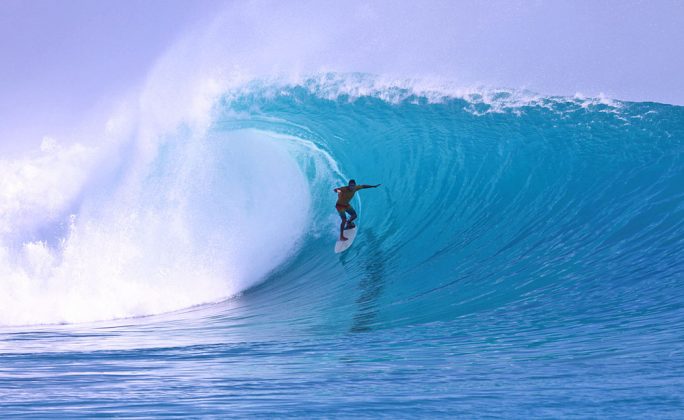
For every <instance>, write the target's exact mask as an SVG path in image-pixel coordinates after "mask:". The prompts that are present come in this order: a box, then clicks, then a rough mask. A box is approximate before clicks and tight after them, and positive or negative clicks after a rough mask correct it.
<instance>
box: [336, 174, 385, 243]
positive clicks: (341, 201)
mask: <svg viewBox="0 0 684 420" xmlns="http://www.w3.org/2000/svg"><path fill="white" fill-rule="evenodd" d="M379 186H380V184H378V185H356V181H355V180H353V179H350V180H349V185H347V186H345V187H339V188H335V189H334V190H333V191H335V192H336V193H337V203H336V204H335V209H336V210H337V213H338V214H339V215H340V218H342V224H340V241H346V240H347V238H345V237H344V230H345V229H352V228H354V227H356V225H355V224H354V220H355V219H356V217H357V216H356V211H355V210H354V207H352V206H351V204H349V202H350V201H351V199H352V198H354V194H355V193H356V192H357V191H358V190H363V189H365V188H378V187H379ZM346 213H349V215H350V216H351V217H350V218H349V220H348V221H347V215H346ZM345 225H346V227H345Z"/></svg>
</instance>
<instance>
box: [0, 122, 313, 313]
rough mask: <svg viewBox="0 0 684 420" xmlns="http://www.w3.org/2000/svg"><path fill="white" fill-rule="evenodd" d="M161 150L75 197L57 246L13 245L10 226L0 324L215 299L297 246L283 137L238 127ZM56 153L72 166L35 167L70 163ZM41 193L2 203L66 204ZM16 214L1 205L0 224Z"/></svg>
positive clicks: (297, 188) (300, 191)
mask: <svg viewBox="0 0 684 420" xmlns="http://www.w3.org/2000/svg"><path fill="white" fill-rule="evenodd" d="M164 145H165V147H170V148H171V149H172V152H171V153H170V154H165V153H158V154H157V157H156V158H154V159H150V160H146V162H147V163H148V166H147V167H146V168H144V169H143V168H142V167H141V166H137V167H136V170H135V171H134V172H133V173H131V174H128V176H127V177H125V178H124V181H121V182H117V183H116V184H113V185H100V186H99V187H100V188H99V190H98V191H97V192H98V193H93V194H89V195H88V196H86V197H85V198H83V200H82V202H81V203H80V206H79V208H78V213H77V214H75V215H73V216H71V217H68V216H67V223H68V228H67V229H66V233H65V234H64V236H63V237H62V239H61V240H60V241H59V242H57V243H54V244H48V243H47V242H46V241H44V240H40V239H39V240H31V239H25V240H24V241H23V242H21V246H19V247H18V248H17V247H15V246H12V243H14V242H16V239H17V235H20V234H21V233H22V231H21V229H19V231H16V229H14V230H13V231H12V232H11V233H12V234H13V236H12V238H13V239H12V240H13V241H14V242H12V241H10V239H11V238H10V235H9V234H4V235H3V236H2V237H1V239H2V242H0V244H1V246H0V278H2V281H3V293H2V294H0V308H2V309H1V310H0V325H24V324H36V323H62V322H83V321H93V320H104V319H112V318H122V317H133V316H141V315H149V314H155V313H161V312H167V311H172V310H175V309H180V308H184V307H188V306H192V305H197V304H201V303H206V302H215V301H219V300H222V299H225V298H227V297H229V296H231V295H234V294H236V293H239V292H240V291H242V290H244V289H245V288H247V287H249V286H251V285H253V284H255V283H256V282H258V281H260V280H261V279H262V278H263V277H264V276H265V275H266V274H267V273H268V272H269V271H270V270H272V269H273V268H275V267H276V266H277V265H278V264H280V263H281V262H282V261H284V260H285V259H286V258H287V257H288V255H289V254H290V253H291V252H292V251H293V250H294V249H296V244H297V240H298V239H299V238H300V237H301V235H302V234H303V232H305V230H306V226H307V222H306V221H307V219H308V218H309V217H310V214H309V207H310V196H309V186H308V183H307V180H306V179H305V177H304V176H303V174H302V173H301V170H300V168H299V166H298V165H297V162H296V160H295V159H294V158H293V156H292V155H291V154H290V152H289V151H288V150H287V144H285V143H282V142H279V141H278V140H277V139H275V138H272V137H269V136H268V135H267V134H265V133H261V132H253V131H240V132H233V133H229V134H225V135H220V136H214V137H209V138H204V139H202V140H197V141H186V139H185V138H183V137H178V138H176V140H173V141H171V140H168V141H167V142H165V143H164ZM171 149H167V150H171ZM67 155H68V156H71V159H72V160H71V161H70V162H69V163H70V164H71V165H69V164H68V163H67V162H66V161H65V160H64V159H67V158H63V159H62V160H57V161H55V162H53V166H50V164H44V166H43V167H42V170H43V171H45V172H51V171H50V169H55V165H56V167H60V165H61V166H78V164H79V163H81V160H80V159H82V157H81V156H80V154H78V153H75V154H68V153H67ZM26 165H29V166H35V163H34V162H29V163H26ZM10 166H11V167H13V168H15V170H16V171H17V172H20V173H21V172H25V171H26V169H25V168H23V167H21V166H20V165H19V163H16V162H15V163H14V165H10ZM7 170H8V169H6V171H7ZM67 172H68V171H67ZM39 173H40V171H39ZM83 176H84V175H83V174H80V176H79V177H77V178H78V179H81V178H82V177H83ZM38 178H40V177H38ZM28 179H36V177H34V178H30V177H29V178H28ZM25 184H26V185H32V184H30V181H26V183H25ZM22 185H24V184H22ZM39 185H40V184H39ZM55 185H57V186H59V185H61V183H60V182H59V181H58V180H56V181H55ZM4 188H5V190H7V189H9V187H7V186H5V187H4ZM65 188H66V187H65ZM46 189H48V187H40V188H39V187H37V186H32V187H31V188H28V187H25V188H24V189H23V190H21V189H20V188H18V189H15V191H14V192H13V194H12V196H11V197H10V196H8V197H6V198H5V200H4V203H5V207H7V206H8V205H9V204H11V203H12V200H14V202H15V203H20V205H18V207H21V208H22V209H23V210H24V211H25V210H28V211H29V213H30V214H31V215H33V216H32V217H31V218H29V219H28V221H34V222H35V221H36V220H37V219H40V217H38V216H37V215H40V214H42V213H43V212H48V213H50V209H52V208H56V207H60V206H63V205H64V204H65V203H67V202H68V201H69V200H68V199H67V198H61V199H60V200H57V203H56V204H55V203H53V204H50V202H43V201H42V200H39V199H38V195H39V194H40V192H41V191H45V190H46ZM65 191H67V192H70V191H71V189H69V188H67V190H65ZM67 195H68V194H65V195H64V196H61V195H60V197H67ZM71 196H72V198H73V194H72V195H71ZM27 197H29V198H31V199H30V200H29V199H28V198H27ZM20 214H21V212H19V211H14V212H5V211H4V212H3V220H4V221H5V222H6V224H5V226H6V227H9V226H12V227H14V226H16V224H15V221H16V220H17V219H19V218H20ZM6 231H7V229H6ZM24 233H26V231H24Z"/></svg>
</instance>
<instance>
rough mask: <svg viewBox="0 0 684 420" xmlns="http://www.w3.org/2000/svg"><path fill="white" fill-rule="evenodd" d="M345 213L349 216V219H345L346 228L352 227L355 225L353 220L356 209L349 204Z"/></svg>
mask: <svg viewBox="0 0 684 420" xmlns="http://www.w3.org/2000/svg"><path fill="white" fill-rule="evenodd" d="M347 213H349V215H350V216H351V217H350V218H349V220H348V221H347V229H351V228H353V227H356V225H355V224H354V220H356V217H357V216H356V211H355V210H354V207H351V206H349V208H347Z"/></svg>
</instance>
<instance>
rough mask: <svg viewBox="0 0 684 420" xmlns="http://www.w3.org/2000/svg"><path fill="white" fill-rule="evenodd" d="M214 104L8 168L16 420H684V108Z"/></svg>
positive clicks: (476, 96) (7, 399) (432, 101)
mask: <svg viewBox="0 0 684 420" xmlns="http://www.w3.org/2000/svg"><path fill="white" fill-rule="evenodd" d="M202 109H207V110H208V111H207V112H205V113H203V114H202V115H201V118H197V119H195V120H193V121H194V122H192V123H188V122H187V121H185V122H180V123H177V124H176V123H174V124H172V125H170V128H169V127H164V128H163V129H159V128H158V127H157V125H158V124H157V123H156V122H155V121H157V120H155V117H156V114H152V113H150V114H149V115H148V114H145V115H141V116H138V118H137V119H136V121H137V122H136V123H133V124H128V123H126V124H124V123H122V122H121V121H122V120H117V119H116V118H114V119H112V120H111V121H110V123H109V124H108V126H107V133H106V135H104V136H103V138H102V139H101V140H100V141H99V142H97V143H90V144H62V143H60V142H59V141H57V140H54V139H50V138H46V139H45V140H44V141H43V145H42V147H41V150H40V151H33V152H31V153H27V154H26V155H25V156H19V157H12V158H2V159H0V175H1V176H0V284H1V285H2V286H1V293H0V415H1V416H2V417H3V418H17V417H23V416H28V417H31V416H35V417H41V418H45V417H62V416H66V417H69V418H74V417H86V418H89V417H93V416H95V415H104V416H121V417H163V416H169V415H170V416H179V417H216V418H229V417H241V416H245V417H265V418H271V417H284V416H293V417H313V418H320V417H355V418H359V417H363V418H375V417H388V418H397V417H399V418H406V417H414V418H415V417H423V418H429V417H452V416H453V417H465V418H474V417H492V416H494V417H511V418H526V417H550V418H565V417H582V418H596V417H603V418H610V417H621V418H682V417H684V108H683V107H678V106H671V105H666V104H658V103H633V102H621V101H618V100H611V99H607V98H584V97H555V96H551V97H549V96H544V95H540V94H535V93H531V92H526V91H516V90H505V89H474V90H468V91H459V90H457V89H452V88H449V87H448V85H441V86H436V85H423V84H421V83H420V82H418V81H404V82H386V81H383V80H382V79H381V78H379V77H377V76H373V75H368V74H337V73H320V74H317V75H314V76H310V77H305V78H302V79H301V80H299V81H296V82H285V81H275V80H266V79H262V80H251V81H248V82H244V83H242V84H240V85H239V86H238V85H235V86H233V88H230V89H226V90H223V91H220V92H218V95H216V96H215V100H213V101H212V102H211V103H210V105H209V106H208V107H205V108H202ZM166 111H168V110H166ZM141 121H143V122H144V123H143V122H141ZM155 124H157V125H155ZM350 178H355V179H356V180H357V182H358V183H362V184H378V183H381V184H382V186H381V187H380V188H378V189H371V190H364V191H361V192H359V193H357V196H356V198H355V199H354V201H353V203H352V204H353V205H354V206H355V208H356V209H357V211H358V213H359V219H358V226H359V233H358V235H357V237H356V240H355V242H354V244H353V246H352V247H351V248H350V249H349V250H348V251H346V252H345V253H342V254H334V253H333V247H334V243H335V240H336V236H337V234H338V230H337V229H338V228H339V218H338V216H337V214H336V212H335V208H334V203H335V200H336V195H335V193H334V192H333V191H332V190H333V188H335V187H338V186H341V185H345V184H346V183H347V181H348V180H349V179H350Z"/></svg>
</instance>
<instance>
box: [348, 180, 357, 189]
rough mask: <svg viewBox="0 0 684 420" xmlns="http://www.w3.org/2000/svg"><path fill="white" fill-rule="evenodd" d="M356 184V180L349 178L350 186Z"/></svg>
mask: <svg viewBox="0 0 684 420" xmlns="http://www.w3.org/2000/svg"><path fill="white" fill-rule="evenodd" d="M355 185H356V180H353V179H350V180H349V186H350V187H353V186H355Z"/></svg>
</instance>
